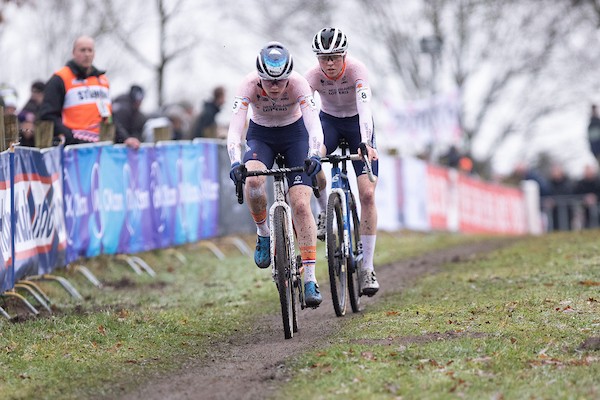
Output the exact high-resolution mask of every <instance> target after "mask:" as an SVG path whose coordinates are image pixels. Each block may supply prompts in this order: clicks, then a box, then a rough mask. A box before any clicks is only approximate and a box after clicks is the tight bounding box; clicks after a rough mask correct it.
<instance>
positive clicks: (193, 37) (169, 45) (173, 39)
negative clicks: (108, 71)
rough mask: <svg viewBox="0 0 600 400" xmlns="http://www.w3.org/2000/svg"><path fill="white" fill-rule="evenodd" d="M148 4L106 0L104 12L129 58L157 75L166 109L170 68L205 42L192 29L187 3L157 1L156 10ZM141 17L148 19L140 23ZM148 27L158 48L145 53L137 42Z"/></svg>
mask: <svg viewBox="0 0 600 400" xmlns="http://www.w3.org/2000/svg"><path fill="white" fill-rule="evenodd" d="M148 3H149V2H147V1H137V2H134V1H132V2H129V3H128V4H127V5H124V4H123V2H120V1H115V0H103V1H102V4H103V11H102V12H103V13H104V14H105V15H106V21H108V23H109V28H110V36H111V38H113V39H114V40H115V41H116V42H117V43H118V44H119V45H120V47H122V48H123V50H124V51H125V52H126V54H127V55H129V56H131V57H132V58H133V59H135V60H136V61H137V62H138V63H139V64H140V65H142V66H143V67H145V68H148V69H150V70H152V71H153V72H154V74H155V76H156V80H155V82H156V90H157V93H158V105H159V106H162V105H163V104H164V102H165V86H166V79H167V76H168V74H167V70H168V68H169V66H170V65H171V64H172V63H173V62H174V61H175V60H177V59H178V58H180V57H185V56H187V55H188V54H189V53H190V51H191V50H192V49H193V48H195V47H196V46H198V45H199V44H200V42H201V41H200V38H199V36H198V34H197V31H194V30H193V29H191V27H192V24H191V23H190V22H191V21H190V20H191V18H188V17H189V16H188V15H186V11H187V9H186V5H187V4H186V3H187V2H186V0H177V1H175V2H171V1H167V0H154V1H153V2H152V4H153V7H151V6H149V4H148ZM138 15H145V18H143V19H139V18H137V16H138ZM147 25H151V27H152V28H153V29H155V30H156V32H155V34H156V41H155V42H154V43H157V48H155V49H153V50H154V51H153V52H148V51H145V50H143V49H142V48H141V47H140V43H139V42H137V41H136V40H135V39H136V37H138V38H139V36H140V31H141V29H142V28H144V27H147ZM145 32H146V33H145V34H147V31H145Z"/></svg>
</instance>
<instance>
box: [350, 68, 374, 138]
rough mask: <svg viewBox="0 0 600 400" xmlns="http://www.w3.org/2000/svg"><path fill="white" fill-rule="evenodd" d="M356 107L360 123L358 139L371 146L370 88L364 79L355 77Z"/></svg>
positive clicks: (371, 115) (371, 114)
mask: <svg viewBox="0 0 600 400" xmlns="http://www.w3.org/2000/svg"><path fill="white" fill-rule="evenodd" d="M354 88H355V92H356V108H357V110H358V123H359V125H360V141H361V142H364V143H366V144H368V145H369V146H370V147H373V113H372V111H371V88H369V84H368V82H367V81H366V80H362V79H357V80H356V82H355V84H354Z"/></svg>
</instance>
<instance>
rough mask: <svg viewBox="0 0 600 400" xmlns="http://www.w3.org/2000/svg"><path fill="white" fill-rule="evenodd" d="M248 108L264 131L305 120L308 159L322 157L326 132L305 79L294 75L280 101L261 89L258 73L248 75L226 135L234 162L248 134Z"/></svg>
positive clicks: (234, 105) (290, 78)
mask: <svg viewBox="0 0 600 400" xmlns="http://www.w3.org/2000/svg"><path fill="white" fill-rule="evenodd" d="M248 108H252V115H251V117H250V119H251V120H252V121H254V122H255V123H256V124H258V125H261V126H265V127H280V126H286V125H290V124H292V123H294V122H296V121H298V120H299V119H300V117H303V121H304V125H305V126H306V130H307V131H308V135H309V155H317V154H319V150H320V148H321V144H322V143H323V129H322V128H321V121H320V119H319V110H318V109H317V106H316V103H315V99H314V97H313V91H312V90H311V88H310V86H309V84H308V82H307V81H306V79H305V78H304V77H303V76H302V75H300V74H299V73H297V72H295V71H294V72H292V74H291V75H290V77H289V80H288V84H287V86H286V88H285V89H284V91H283V93H282V94H281V96H279V98H278V99H276V100H274V99H271V98H270V97H269V96H268V95H267V93H266V92H265V91H264V89H263V88H262V86H261V81H260V78H259V77H258V73H257V72H252V73H250V74H248V75H247V76H246V77H245V78H244V80H243V82H242V84H241V85H240V87H239V89H238V91H237V94H236V96H235V100H234V103H233V116H232V117H231V122H230V123H229V132H228V134H227V149H228V151H229V158H230V159H231V162H232V163H233V162H236V161H238V162H239V161H240V160H241V150H238V149H240V145H241V143H242V138H243V137H244V133H245V131H246V119H247V116H248Z"/></svg>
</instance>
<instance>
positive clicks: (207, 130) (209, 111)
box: [194, 86, 225, 138]
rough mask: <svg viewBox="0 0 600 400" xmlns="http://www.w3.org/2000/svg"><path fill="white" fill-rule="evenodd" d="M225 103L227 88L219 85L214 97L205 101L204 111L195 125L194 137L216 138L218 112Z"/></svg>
mask: <svg viewBox="0 0 600 400" xmlns="http://www.w3.org/2000/svg"><path fill="white" fill-rule="evenodd" d="M223 103H225V88H223V87H222V86H218V87H216V88H215V89H214V91H213V98H212V100H210V101H205V102H204V107H203V108H202V112H201V113H200V115H199V116H198V120H197V121H196V126H195V127H194V137H195V138H197V137H210V138H215V137H217V136H218V133H217V122H216V118H217V114H218V113H219V111H221V107H222V106H223Z"/></svg>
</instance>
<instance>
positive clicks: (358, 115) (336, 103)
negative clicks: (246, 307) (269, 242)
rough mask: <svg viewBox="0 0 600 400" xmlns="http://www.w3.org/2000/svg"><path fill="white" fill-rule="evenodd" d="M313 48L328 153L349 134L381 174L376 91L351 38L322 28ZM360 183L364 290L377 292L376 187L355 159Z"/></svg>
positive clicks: (321, 231) (323, 202) (313, 80)
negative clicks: (373, 93)
mask: <svg viewBox="0 0 600 400" xmlns="http://www.w3.org/2000/svg"><path fill="white" fill-rule="evenodd" d="M312 49H313V52H314V53H315V54H316V56H317V60H318V65H316V66H314V67H313V68H311V69H310V70H309V71H308V72H307V74H306V79H307V80H308V83H309V84H310V86H311V88H312V89H313V91H317V92H319V96H320V98H321V113H320V118H321V124H322V126H323V133H324V135H325V136H324V141H323V145H324V146H325V153H326V154H331V153H333V152H334V151H335V150H336V149H337V147H338V144H339V141H340V139H342V138H345V139H346V141H347V142H348V145H349V149H350V151H351V152H352V153H356V152H359V145H360V143H365V144H366V145H367V151H368V153H369V154H368V157H369V161H371V163H372V168H373V174H374V175H377V174H378V162H377V157H378V155H377V147H376V145H375V133H374V129H373V114H372V112H371V89H370V88H369V77H368V71H367V68H366V67H365V65H364V64H363V63H362V62H360V61H358V60H357V59H355V58H353V57H350V56H348V55H347V50H348V39H347V37H346V35H345V34H344V33H343V32H342V31H341V30H340V29H336V28H323V29H321V30H320V31H319V32H317V34H316V35H315V36H314V38H313V42H312ZM353 166H354V171H355V172H356V177H357V182H358V192H359V199H360V205H361V216H360V237H361V239H362V244H363V256H364V258H363V265H362V268H361V271H360V277H361V280H362V294H364V295H367V296H373V295H374V294H375V293H377V291H378V290H379V283H378V282H377V277H376V275H375V271H374V269H373V254H374V252H375V241H376V237H377V236H376V234H377V210H376V208H375V186H376V183H374V182H371V181H370V180H369V178H368V176H367V174H366V170H365V168H364V163H363V162H362V161H353ZM325 185H326V181H325V176H324V174H323V173H320V174H319V187H320V188H321V196H320V197H319V199H318V204H319V208H320V209H321V212H320V213H319V215H318V217H317V219H318V221H317V225H318V237H319V239H321V240H324V238H325V210H326V209H327V195H326V193H325Z"/></svg>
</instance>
